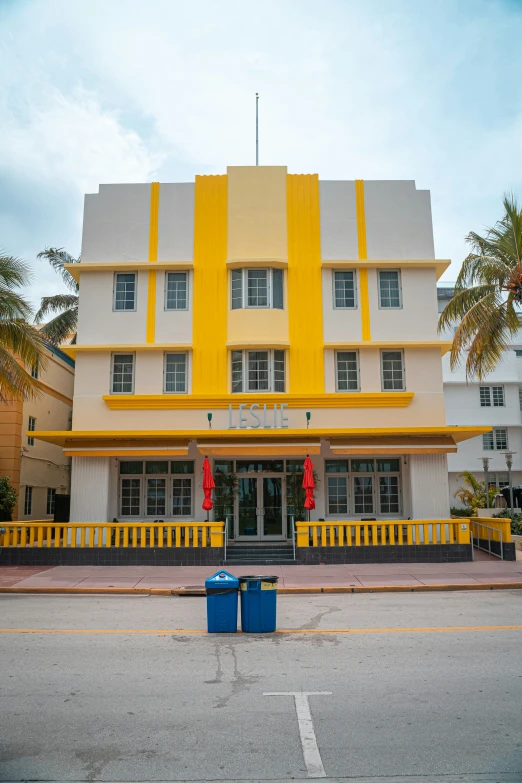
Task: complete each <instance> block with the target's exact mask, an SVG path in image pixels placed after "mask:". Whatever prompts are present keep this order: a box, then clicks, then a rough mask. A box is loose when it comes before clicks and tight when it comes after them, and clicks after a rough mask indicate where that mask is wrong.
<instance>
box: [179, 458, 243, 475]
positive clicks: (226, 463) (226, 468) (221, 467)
mask: <svg viewBox="0 0 522 783" xmlns="http://www.w3.org/2000/svg"><path fill="white" fill-rule="evenodd" d="M172 464H174V463H172ZM233 472H234V460H232V459H215V460H214V473H223V474H228V473H233Z"/></svg>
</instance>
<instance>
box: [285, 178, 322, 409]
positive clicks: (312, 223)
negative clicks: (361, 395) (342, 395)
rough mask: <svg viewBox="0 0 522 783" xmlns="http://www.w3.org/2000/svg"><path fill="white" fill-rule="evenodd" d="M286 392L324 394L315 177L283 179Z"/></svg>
mask: <svg viewBox="0 0 522 783" xmlns="http://www.w3.org/2000/svg"><path fill="white" fill-rule="evenodd" d="M286 197H287V220H288V316H289V337H290V389H289V390H290V391H291V392H292V393H293V394H321V393H323V392H324V340H323V297H322V269H321V230H320V218H319V178H318V176H317V174H288V175H287V196H286Z"/></svg>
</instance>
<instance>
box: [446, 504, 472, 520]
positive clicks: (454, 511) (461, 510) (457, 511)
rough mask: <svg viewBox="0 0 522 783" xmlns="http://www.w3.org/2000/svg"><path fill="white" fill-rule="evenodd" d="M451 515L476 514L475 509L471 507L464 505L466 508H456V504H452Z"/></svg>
mask: <svg viewBox="0 0 522 783" xmlns="http://www.w3.org/2000/svg"><path fill="white" fill-rule="evenodd" d="M450 511H451V516H452V517H466V518H468V517H472V516H474V515H475V511H474V510H473V509H472V508H471V507H469V508H468V507H464V508H456V507H455V506H452V507H451V508H450Z"/></svg>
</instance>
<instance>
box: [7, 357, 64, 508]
mask: <svg viewBox="0 0 522 783" xmlns="http://www.w3.org/2000/svg"><path fill="white" fill-rule="evenodd" d="M47 359H48V361H47V366H46V368H45V369H44V370H42V371H41V372H40V375H39V377H38V381H39V382H40V387H41V390H42V392H43V393H42V395H41V396H39V397H38V398H37V399H35V400H27V401H26V402H21V401H20V402H18V401H15V402H10V403H9V404H8V405H1V404H0V475H2V476H9V477H10V479H11V483H12V484H13V485H14V486H15V488H16V490H17V492H18V505H17V508H15V510H14V514H13V519H51V518H52V517H53V515H54V508H55V496H56V495H57V494H58V495H64V494H65V495H67V494H69V491H70V485H71V460H70V458H69V457H65V456H64V453H63V449H61V448H60V447H59V446H55V445H53V444H52V443H46V442H45V441H41V440H36V439H35V438H33V437H32V435H31V434H30V432H31V431H34V430H36V429H41V428H43V427H45V428H48V427H51V428H53V429H65V430H68V429H70V428H71V422H72V397H73V388H74V361H73V360H72V359H71V358H70V357H69V356H67V355H66V354H65V353H63V351H60V350H59V349H57V348H54V347H51V346H49V347H48V349H47Z"/></svg>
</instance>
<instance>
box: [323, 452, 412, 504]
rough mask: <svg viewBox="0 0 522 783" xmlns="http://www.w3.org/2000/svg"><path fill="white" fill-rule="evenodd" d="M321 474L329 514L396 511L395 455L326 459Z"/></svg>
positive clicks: (397, 476)
mask: <svg viewBox="0 0 522 783" xmlns="http://www.w3.org/2000/svg"><path fill="white" fill-rule="evenodd" d="M325 474H326V482H325V483H326V491H327V509H326V513H327V514H328V515H329V516H337V515H346V514H352V515H354V516H364V515H366V514H376V513H378V514H379V515H381V516H394V515H397V514H400V510H401V503H400V488H401V472H400V459H399V458H397V457H392V458H389V457H377V458H373V457H360V458H357V459H352V460H347V459H327V460H325Z"/></svg>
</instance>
